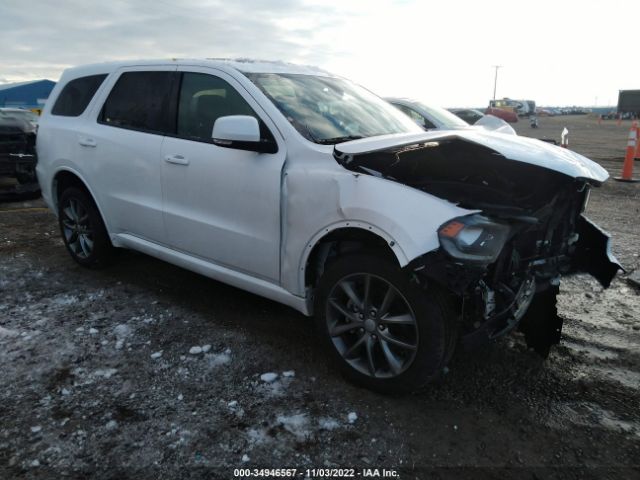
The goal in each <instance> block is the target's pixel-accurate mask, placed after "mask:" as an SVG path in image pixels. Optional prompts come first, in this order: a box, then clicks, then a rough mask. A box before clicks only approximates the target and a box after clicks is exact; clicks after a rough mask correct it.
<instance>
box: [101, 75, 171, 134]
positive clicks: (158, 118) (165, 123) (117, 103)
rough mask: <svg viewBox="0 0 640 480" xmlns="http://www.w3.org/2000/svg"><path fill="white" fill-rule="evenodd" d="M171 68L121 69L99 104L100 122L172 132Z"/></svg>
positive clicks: (129, 127) (146, 130)
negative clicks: (105, 99) (100, 107)
mask: <svg viewBox="0 0 640 480" xmlns="http://www.w3.org/2000/svg"><path fill="white" fill-rule="evenodd" d="M175 79H176V73H175V72H156V71H152V72H125V73H123V74H122V75H121V76H120V78H119V79H118V81H117V82H116V84H115V86H114V87H113V90H111V93H110V94H109V98H107V101H106V102H105V104H104V107H102V113H101V115H100V123H103V124H106V125H111V126H114V127H121V128H128V129H132V130H141V131H145V132H151V133H173V131H174V124H175V121H174V119H175V115H174V114H173V113H172V112H175V108H174V107H173V100H172V99H173V98H174V95H173V91H174V90H173V89H174V87H175Z"/></svg>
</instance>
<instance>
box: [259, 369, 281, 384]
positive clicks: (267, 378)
mask: <svg viewBox="0 0 640 480" xmlns="http://www.w3.org/2000/svg"><path fill="white" fill-rule="evenodd" d="M276 378H278V374H277V373H273V372H267V373H263V374H262V375H260V380H262V381H263V382H266V383H271V382H273V381H274V380H275V379H276Z"/></svg>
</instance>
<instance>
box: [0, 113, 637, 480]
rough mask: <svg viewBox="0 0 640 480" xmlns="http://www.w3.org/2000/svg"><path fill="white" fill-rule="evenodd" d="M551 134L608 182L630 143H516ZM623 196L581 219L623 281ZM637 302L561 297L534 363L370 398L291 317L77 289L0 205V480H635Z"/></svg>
mask: <svg viewBox="0 0 640 480" xmlns="http://www.w3.org/2000/svg"><path fill="white" fill-rule="evenodd" d="M565 125H566V126H567V127H568V128H569V130H570V132H571V134H570V135H571V137H570V142H571V145H572V148H575V149H576V150H577V151H580V152H581V153H585V154H587V155H591V156H592V157H593V158H594V159H597V160H598V161H600V162H601V163H602V165H604V166H605V167H606V168H607V169H609V171H610V172H612V173H615V174H618V173H619V169H620V168H621V161H620V159H621V157H622V154H623V152H624V138H625V137H626V132H627V131H628V126H626V125H622V126H620V127H618V126H617V125H615V122H609V123H607V124H603V125H600V126H599V125H597V122H596V121H595V120H594V119H590V118H588V117H560V118H541V119H540V128H539V129H538V130H533V129H530V127H529V125H528V123H526V122H520V123H519V124H518V125H517V126H516V128H517V129H518V130H519V131H520V133H521V134H525V135H535V136H539V137H547V138H548V137H553V138H556V137H559V133H560V131H561V130H562V127H563V126H565ZM639 188H640V187H639V186H638V185H632V184H621V183H617V182H613V181H610V182H608V183H607V184H605V185H604V186H603V187H602V188H601V189H597V190H595V191H594V192H593V194H592V196H591V202H590V204H589V208H588V213H589V216H590V217H591V218H593V219H594V220H595V221H596V222H597V223H599V224H600V225H601V226H602V227H603V228H605V229H607V230H609V231H610V232H611V233H612V235H613V238H614V252H615V253H616V255H617V256H618V257H619V259H620V260H621V262H622V263H623V264H624V265H625V267H626V268H627V269H628V271H629V272H632V271H634V270H635V269H638V267H639V263H640V259H639V257H638V253H639V252H640V235H639V234H640V226H639V225H638V220H637V219H638V217H639V216H640V202H639V201H638V200H639V197H640V194H639V191H640V190H639ZM639 292H640V290H637V289H636V288H635V287H634V286H633V284H632V283H630V282H628V281H627V278H626V275H621V276H620V277H619V278H618V279H617V280H615V281H614V283H613V285H612V287H611V288H610V289H609V290H603V289H602V288H601V287H600V286H599V285H598V284H597V283H596V282H595V281H593V280H592V279H590V278H589V277H586V276H576V277H572V278H569V279H566V280H564V281H563V284H562V288H561V295H560V299H559V310H560V313H561V315H562V316H563V317H564V319H565V329H564V336H563V341H562V343H561V345H559V346H558V347H556V348H555V349H554V350H553V351H552V354H551V356H550V357H549V358H548V359H547V360H544V361H543V360H541V359H540V358H539V357H538V356H537V355H535V354H534V353H532V352H530V351H527V349H526V346H525V345H524V343H523V340H522V338H521V337H520V336H518V335H517V334H515V335H512V336H509V337H506V338H503V339H500V340H499V341H497V342H496V343H494V344H492V345H490V346H488V347H487V348H485V349H482V350H478V351H473V352H459V354H458V355H457V356H456V357H455V358H454V360H453V362H452V364H451V365H450V369H449V372H448V374H447V375H446V376H445V378H444V379H443V380H442V381H441V382H439V383H438V384H436V385H433V386H432V387H431V388H430V389H429V390H428V391H426V392H423V393H420V394H416V395H409V396H404V397H394V396H382V395H379V394H375V393H372V392H369V391H366V390H362V389H359V388H357V387H354V386H352V385H350V384H348V383H346V382H345V381H344V380H343V379H342V378H341V377H340V375H339V374H337V373H336V372H335V371H333V370H332V369H331V368H330V367H329V366H328V365H327V364H326V358H325V354H324V353H323V352H322V350H321V348H320V347H319V345H318V342H317V340H316V338H314V334H313V331H312V328H311V322H310V320H309V319H307V318H305V317H303V316H301V315H300V314H298V313H296V312H294V311H292V310H290V309H288V308H286V307H284V306H281V305H279V304H276V303H273V302H270V301H268V300H265V299H262V298H260V297H257V296H254V295H251V294H248V293H245V292H243V291H240V290H237V289H234V288H231V287H229V286H226V285H223V284H220V283H218V282H215V281H212V280H209V279H207V278H204V277H201V276H199V275H196V274H193V273H191V272H188V271H185V270H182V269H179V268H177V267H173V266H171V265H168V264H166V263H163V262H161V261H158V260H155V259H153V258H150V257H147V256H144V255H141V254H136V253H133V252H122V254H121V255H120V258H119V262H118V263H117V264H116V265H115V266H114V267H112V268H109V269H107V270H102V271H88V270H84V269H82V268H81V267H79V266H77V265H76V264H75V263H73V262H72V261H71V259H70V258H69V257H68V255H67V254H66V252H65V251H64V247H63V245H62V242H61V240H60V238H59V235H58V231H57V226H56V223H55V220H54V217H53V215H52V214H51V213H49V212H48V211H46V210H45V209H44V208H43V204H42V202H41V201H40V200H31V201H22V202H13V203H4V204H0V366H1V367H2V377H1V378H0V478H3V479H5V478H6V479H11V478H89V477H91V478H101V479H126V478H136V479H137V478H170V479H186V478H212V479H215V478H225V479H228V478H234V474H233V469H234V468H240V467H248V468H262V467H304V468H306V467H315V468H326V467H356V468H358V469H361V468H388V469H391V468H393V469H395V470H396V471H397V472H398V474H399V475H400V478H403V479H413V478H416V479H425V478H474V479H475V478H492V479H493V478H518V479H529V478H531V479H534V478H535V479H543V478H544V479H547V478H549V479H555V478H558V479H560V478H567V479H573V478H581V479H582V478H594V479H595V478H598V479H603V478H626V479H630V478H640V460H639V458H640V408H639V406H640V348H639V347H640V330H639V329H640V301H639V299H640V297H639V296H638V295H639ZM269 374H271V375H269ZM357 473H364V470H357V471H356V474H357ZM299 478H304V476H302V477H299Z"/></svg>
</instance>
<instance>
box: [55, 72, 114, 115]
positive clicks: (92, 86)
mask: <svg viewBox="0 0 640 480" xmlns="http://www.w3.org/2000/svg"><path fill="white" fill-rule="evenodd" d="M105 78H107V75H106V74H101V75H90V76H88V77H80V78H76V79H74V80H71V81H70V82H69V83H67V84H66V85H65V86H64V88H63V89H62V91H61V92H60V95H58V99H57V100H56V103H55V104H54V105H53V108H52V109H51V115H59V116H62V117H77V116H80V115H82V113H83V112H84V111H85V110H86V108H87V105H89V102H90V101H91V99H92V98H93V96H94V95H95V93H96V91H97V90H98V88H99V87H100V85H102V82H103V81H104V79H105Z"/></svg>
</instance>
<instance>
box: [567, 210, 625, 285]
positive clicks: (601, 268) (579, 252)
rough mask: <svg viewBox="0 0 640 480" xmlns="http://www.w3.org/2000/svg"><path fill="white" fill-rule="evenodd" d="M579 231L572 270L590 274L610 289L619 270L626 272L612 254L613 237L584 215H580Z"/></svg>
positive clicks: (572, 258)
mask: <svg viewBox="0 0 640 480" xmlns="http://www.w3.org/2000/svg"><path fill="white" fill-rule="evenodd" d="M577 231H578V241H577V243H576V250H575V252H574V254H573V255H572V257H571V260H572V270H573V271H574V272H576V273H579V272H585V273H588V274H590V275H591V276H592V277H593V278H595V279H596V280H598V281H599V282H600V284H601V285H602V286H603V287H604V288H608V287H609V285H611V282H612V281H613V278H614V277H615V276H616V273H618V270H621V271H623V272H624V268H622V265H620V263H619V262H618V260H617V259H616V257H615V256H614V255H613V253H612V252H611V236H610V235H609V234H608V233H607V232H605V231H604V230H602V229H601V228H600V227H598V226H597V225H596V224H595V223H593V222H592V221H591V220H589V219H588V218H587V217H585V216H584V215H580V218H579V220H578V225H577Z"/></svg>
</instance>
